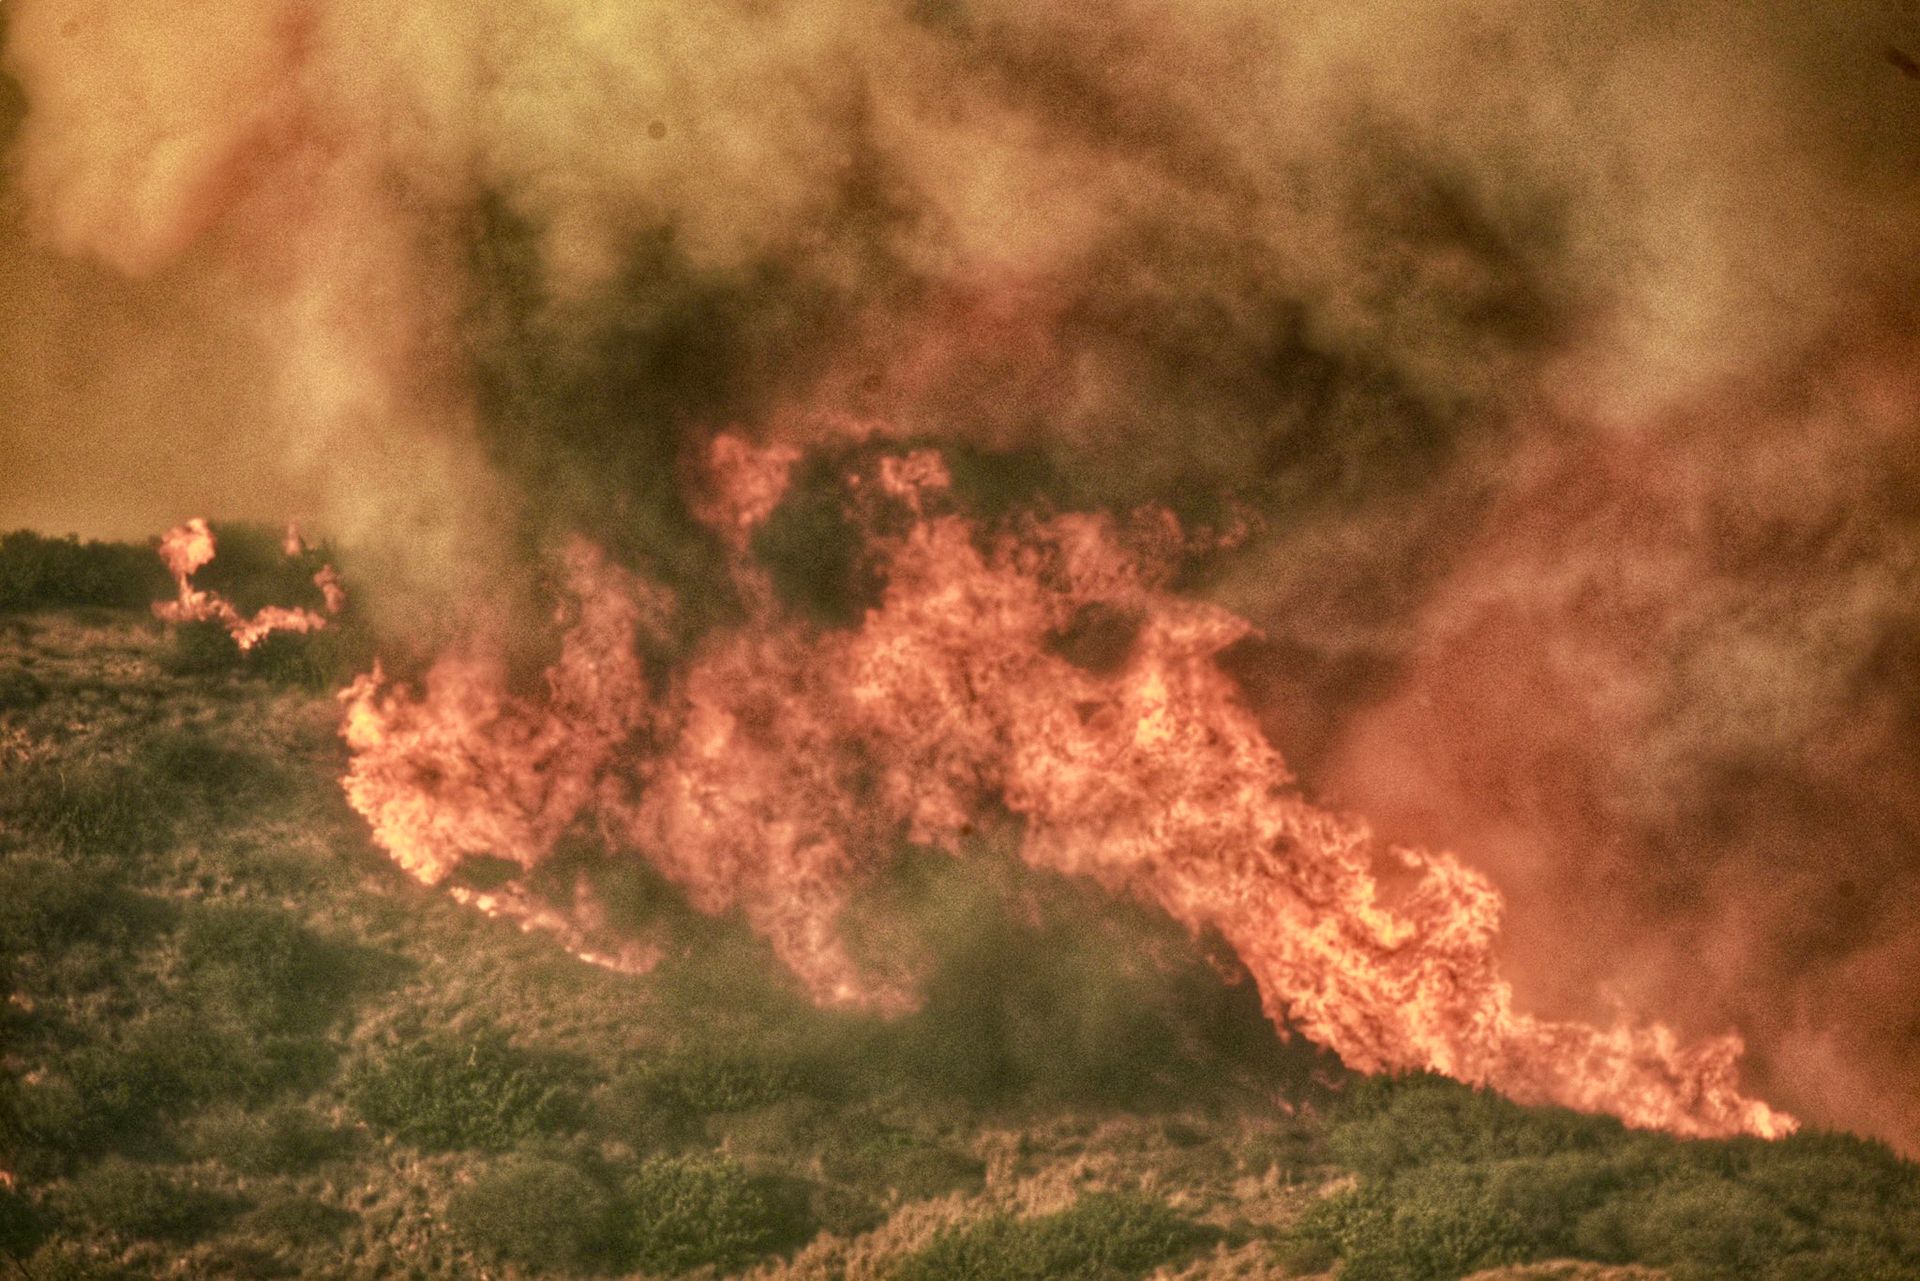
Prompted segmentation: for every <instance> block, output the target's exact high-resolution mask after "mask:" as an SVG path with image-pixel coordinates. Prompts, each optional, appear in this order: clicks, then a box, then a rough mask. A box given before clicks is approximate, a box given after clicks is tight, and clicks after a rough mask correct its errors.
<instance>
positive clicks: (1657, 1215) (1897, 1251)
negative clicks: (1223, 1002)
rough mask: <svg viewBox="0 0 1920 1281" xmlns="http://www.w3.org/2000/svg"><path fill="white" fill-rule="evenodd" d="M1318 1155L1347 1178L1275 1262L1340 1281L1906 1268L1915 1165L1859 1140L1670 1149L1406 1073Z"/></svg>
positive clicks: (1373, 1086)
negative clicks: (1578, 1264)
mask: <svg viewBox="0 0 1920 1281" xmlns="http://www.w3.org/2000/svg"><path fill="white" fill-rule="evenodd" d="M1328 1149H1329V1151H1330V1153H1331V1154H1332V1156H1333V1157H1334V1159H1335V1160H1336V1161H1338V1162H1339V1163H1341V1164H1342V1165H1344V1166H1346V1167H1347V1168H1349V1169H1352V1170H1355V1171H1356V1172H1358V1173H1359V1174H1360V1176H1361V1180H1360V1182H1359V1184H1358V1185H1357V1186H1355V1187H1353V1188H1351V1189H1349V1190H1347V1191H1344V1192H1341V1193H1338V1194H1337V1195H1334V1196H1331V1197H1328V1198H1326V1199H1324V1200H1322V1201H1320V1202H1318V1203H1317V1204H1315V1205H1314V1206H1313V1207H1312V1208H1311V1209H1309V1210H1308V1212H1307V1213H1306V1214H1305V1215H1304V1216H1303V1217H1302V1218H1301V1220H1300V1222H1299V1223H1298V1224H1297V1225H1296V1227H1295V1228H1294V1230H1293V1232H1292V1234H1291V1236H1290V1239H1289V1242H1288V1244H1287V1253H1288V1255H1289V1257H1290V1259H1291V1261H1292V1262H1293V1263H1294V1264H1295V1265H1296V1266H1298V1267H1300V1268H1303V1269H1311V1268H1316V1267H1322V1266H1325V1265H1326V1264H1329V1263H1331V1262H1332V1261H1333V1260H1335V1259H1339V1260H1341V1261H1342V1267H1341V1273H1340V1275H1341V1277H1342V1278H1343V1279H1344V1281H1450V1279H1451V1278H1455V1277H1459V1276H1462V1275H1464V1274H1466V1273H1469V1272H1473V1271H1476V1270H1478V1269H1482V1268H1489V1267H1494V1266H1498V1265H1501V1264H1509V1263H1520V1262H1526V1261H1529V1260H1539V1259H1550V1258H1581V1259H1592V1260H1596V1261H1599V1262H1604V1263H1641V1264H1650V1265H1653V1266H1656V1267H1661V1268H1666V1269H1669V1270H1670V1272H1671V1275H1672V1276H1673V1277H1675V1278H1676V1279H1677V1281H1735V1279H1748V1278H1759V1279H1760V1281H1789V1279H1797V1278H1813V1277H1828V1276H1831V1277H1842V1276H1845V1277H1876V1276H1887V1277H1894V1276H1912V1275H1917V1274H1920V1170H1916V1169H1915V1167H1913V1166H1912V1165H1911V1164H1909V1163H1907V1162H1903V1161H1901V1160H1899V1159H1898V1158H1897V1157H1895V1156H1894V1155H1893V1154H1892V1153H1891V1152H1889V1151H1888V1150H1887V1149H1886V1148H1885V1147H1884V1146H1882V1145H1880V1144H1876V1143H1872V1142H1869V1141H1867V1140H1864V1139H1856V1138H1852V1137H1849V1136H1844V1135H1833V1134H1818V1133H1813V1134H1802V1135H1796V1136H1794V1137H1792V1138H1789V1139H1785V1140H1781V1141H1779V1142H1775V1143H1766V1142H1762V1141H1759V1140H1752V1139H1741V1140H1733V1141H1728V1142H1720V1143H1704V1142H1685V1141H1682V1140H1679V1139H1674V1138H1672V1137H1670V1136H1667V1135H1662V1134H1649V1133H1645V1132H1637V1131H1630V1130H1627V1129H1626V1128H1625V1127H1623V1126H1622V1125H1620V1124H1619V1123H1618V1122H1617V1121H1612V1120H1609V1119H1606V1118H1601V1117H1591V1116H1582V1115H1578V1114H1575V1113H1571V1112H1566V1111H1562V1110H1559V1109H1552V1108H1532V1109H1529V1108H1522V1107H1520V1106H1518V1105H1516V1104H1513V1103H1510V1102H1507V1101H1506V1100H1504V1099H1502V1098H1500V1097H1499V1096H1497V1095H1494V1094H1490V1093H1487V1092H1485V1091H1475V1090H1469V1089H1467V1088H1466V1087H1464V1086H1460V1085H1457V1084H1455V1083H1453V1082H1450V1081H1446V1080H1443V1079H1441V1078H1437V1077H1427V1076H1415V1077H1409V1078H1404V1079H1401V1080H1397V1081H1369V1082H1365V1083H1363V1084H1361V1085H1359V1086H1357V1087H1355V1088H1354V1089H1353V1090H1352V1091H1351V1093H1350V1096H1349V1097H1348V1098H1347V1099H1346V1100H1344V1101H1343V1104H1342V1107H1341V1108H1340V1109H1339V1110H1338V1111H1337V1112H1336V1114H1335V1116H1334V1118H1333V1123H1332V1125H1331V1129H1330V1134H1329V1136H1328Z"/></svg>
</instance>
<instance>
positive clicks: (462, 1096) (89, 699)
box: [0, 609, 1920, 1281]
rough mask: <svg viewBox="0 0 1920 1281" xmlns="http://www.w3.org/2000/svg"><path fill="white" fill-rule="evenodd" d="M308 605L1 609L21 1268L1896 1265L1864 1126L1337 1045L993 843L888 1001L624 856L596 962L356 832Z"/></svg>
mask: <svg viewBox="0 0 1920 1281" xmlns="http://www.w3.org/2000/svg"><path fill="white" fill-rule="evenodd" d="M321 641H322V638H321V637H315V638H312V639H311V640H298V641H290V642H289V643H288V644H287V645H286V646H281V647H279V648H278V650H277V651H269V652H268V653H267V654H266V655H264V656H255V657H253V658H251V659H249V660H248V661H247V662H244V663H243V662H241V661H240V659H239V658H238V656H237V655H234V654H230V653H224V652H222V651H219V650H218V648H217V647H215V648H214V649H212V650H211V651H209V650H208V648H207V645H206V643H205V640H204V637H200V638H198V639H196V633H194V632H192V631H191V630H188V631H183V632H181V633H178V634H175V633H171V632H169V631H168V630H166V629H163V628H162V627H161V626H160V625H159V624H157V623H155V622H154V621H153V620H151V619H149V618H147V617H145V616H144V615H142V614H139V613H135V612H128V611H115V610H86V609H64V610H38V611H32V612H16V613H13V614H5V615H0V958H4V962H5V965H6V967H7V970H8V973H7V974H6V975H5V979H6V983H7V986H8V989H9V993H10V996H9V1000H8V1002H7V1004H6V1005H5V1007H4V1018H5V1023H4V1027H0V1035H4V1038H5V1039H4V1046H5V1081H6V1089H7V1091H8V1094H7V1096H6V1098H5V1100H4V1102H5V1105H6V1114H5V1116H4V1117H0V1122H4V1124H5V1143H6V1153H5V1160H4V1162H0V1164H4V1166H5V1168H6V1169H7V1170H8V1171H10V1172H11V1175H12V1176H13V1190H12V1191H11V1192H0V1246H3V1247H4V1249H5V1251H6V1257H7V1258H8V1259H9V1260H10V1263H8V1264H7V1265H5V1266H6V1267H8V1268H11V1269H12V1270H14V1271H16V1272H17V1273H18V1274H19V1275H21V1276H25V1277H29V1278H33V1279H34V1281H50V1279H52V1278H88V1277H102V1278H104V1277H122V1276H125V1277H150V1276H170V1277H200V1276H230V1277H270V1276H303V1277H343V1278H345V1277H375V1278H388V1277H390V1278H401V1277H405V1278H429V1277H435V1278H437V1277H497V1278H506V1277H533V1276H541V1277H576V1276H578V1277H586V1276H627V1275H680V1274H689V1273H691V1274H696V1275H697V1274H707V1275H751V1276H757V1277H765V1278H769V1279H771V1278H776V1277H781V1278H785V1277H793V1278H802V1277H805V1278H821V1279H825V1278H830V1277H832V1278H838V1277H845V1278H863V1277H875V1278H880V1277H887V1278H900V1279H901V1281H957V1279H958V1278H984V1279H988V1281H991V1279H992V1278H1040V1277H1084V1278H1089V1279H1094V1278H1102V1279H1104V1278H1113V1279H1118V1278H1133V1277H1142V1276H1147V1275H1160V1276H1167V1277H1181V1278H1191V1279H1192V1281H1200V1279H1201V1278H1222V1279H1224V1278H1264V1277H1284V1276H1307V1275H1322V1274H1326V1273H1328V1272H1333V1273H1334V1274H1336V1275H1338V1276H1341V1277H1344V1278H1348V1279H1349V1281H1390V1279H1394V1278H1407V1279H1428V1278H1431V1279H1434V1281H1439V1279H1441V1278H1454V1277H1459V1276H1463V1275H1466V1274H1468V1273H1479V1274H1480V1275H1484V1276H1487V1277H1492V1276H1500V1277H1511V1278H1520V1277H1534V1278H1543V1279H1544V1278H1548V1277H1554V1278H1565V1279H1567V1281H1572V1279H1573V1278H1594V1279H1595V1281H1598V1279H1599V1278H1614V1279H1616V1281H1625V1279H1626V1278H1651V1277H1663V1276H1664V1277H1672V1278H1676V1279H1677V1281H1678V1279H1685V1278H1720V1277H1725V1278H1735V1277H1738V1278H1770V1279H1778V1281H1787V1279H1788V1278H1794V1279H1800V1281H1816V1279H1820V1278H1831V1279H1832V1281H1840V1279H1842V1278H1847V1279H1853V1278H1895V1277H1913V1276H1920V1168H1916V1167H1915V1166H1913V1165H1911V1164H1909V1163H1906V1162H1903V1161H1901V1160H1899V1159H1897V1158H1896V1157H1894V1156H1893V1155H1892V1154H1891V1153H1890V1152H1888V1151H1887V1150H1886V1149H1884V1148H1882V1147H1880V1146H1878V1145H1876V1144H1872V1143H1869V1142H1866V1141H1863V1140H1857V1139H1853V1138H1850V1137H1846V1136H1835V1135H1822V1134H1816V1133H1808V1134H1802V1135H1798V1136H1795V1137H1793V1138H1791V1139H1787V1140H1784V1141H1780V1142H1777V1143H1764V1142H1760V1141H1757V1140H1733V1141H1718V1142H1682V1141H1679V1140H1675V1139H1671V1138H1668V1137H1666V1136H1663V1135H1654V1134H1647V1133H1639V1132H1629V1131H1626V1130H1624V1129H1623V1128H1621V1127H1620V1126H1619V1125H1618V1124H1616V1123H1614V1122H1612V1121H1609V1120H1605V1119H1600V1118H1592V1117H1581V1116H1576V1115H1574V1114H1572V1113H1566V1112H1560V1111H1554V1110H1547V1109H1535V1110H1529V1109H1522V1108H1519V1107H1516V1106H1514V1105H1511V1104H1509V1103H1506V1102H1505V1101H1503V1100H1501V1099H1498V1098H1497V1097H1494V1096H1491V1095H1487V1094H1481V1093H1475V1092H1472V1091H1468V1090H1466V1089H1464V1088H1462V1087H1458V1086H1455V1085H1453V1084H1451V1083H1448V1082H1444V1081H1439V1080H1436V1079H1432V1078H1412V1079H1406V1080H1399V1081H1372V1080H1356V1079H1353V1078H1351V1077H1349V1076H1348V1075H1347V1074H1345V1073H1343V1072H1342V1071H1341V1070H1340V1069H1339V1068H1338V1065H1337V1064H1336V1063H1334V1062H1332V1061H1331V1060H1329V1059H1327V1058H1326V1057H1324V1056H1321V1055H1318V1054H1316V1053H1315V1052H1313V1051H1312V1049H1311V1048H1310V1047H1308V1046H1305V1045H1303V1044H1301V1043H1299V1042H1297V1041H1296V1042H1294V1043H1292V1044H1290V1045H1282V1044H1281V1043H1279V1042H1278V1041H1276V1040H1275V1038H1273V1037H1272V1035H1271V1033H1270V1031H1269V1029H1268V1027H1267V1025H1266V1023H1265V1022H1264V1020H1263V1019H1262V1018H1261V1017H1260V1014H1259V1010H1258V1002H1257V1000H1256V999H1255V997H1254V995H1253V993H1252V991H1251V988H1250V985H1249V984H1247V983H1245V982H1240V983H1233V982H1230V981H1227V980H1225V979H1223V978H1222V972H1227V970H1228V967H1226V966H1225V965H1224V963H1221V962H1219V958H1217V957H1209V956H1207V955H1205V954H1203V948H1201V947H1199V946H1196V945H1194V944H1192V943H1190V942H1189V941H1187V940H1186V939H1185V938H1184V937H1182V936H1181V935H1180V934H1179V932H1178V931H1176V930H1173V929H1172V928H1171V927H1169V926H1167V925H1165V924H1164V923H1162V922H1159V921H1158V920H1156V919H1155V918H1153V917H1151V916H1150V915H1148V914H1147V913H1145V912H1144V911H1140V910H1136V909H1132V908H1128V907H1124V906H1115V905H1113V904H1112V903H1109V902H1106V901H1104V900H1097V899H1096V898H1094V897H1093V896H1090V895H1088V894H1086V893H1084V892H1082V891H1081V890H1080V889H1079V888H1078V887H1077V886H1075V885H1073V884H1072V883H1069V882H1067V881H1064V880H1057V879H1049V878H1043V877H1040V876H1038V875H1036V874H1034V873H1030V872H1024V871H1020V870H1017V869H1016V867H1015V865H1014V862H1013V860H1012V859H1011V858H1008V859H1001V860H997V861H996V860H991V859H989V860H986V861H985V862H984V863H983V862H981V861H979V860H976V861H974V862H973V863H970V864H969V865H968V870H967V872H966V873H965V874H962V873H961V872H960V871H959V870H958V868H959V865H958V864H956V863H954V862H953V861H952V860H946V859H943V858H942V857H940V856H936V855H930V854H929V855H922V856H917V857H911V858H908V859H906V860H904V861H903V862H902V863H901V864H900V865H899V871H898V872H897V873H896V874H893V875H891V876H890V877H889V878H888V879H887V880H886V882H885V883H884V884H880V885H877V886H874V887H873V888H872V890H871V892H870V894H869V896H868V900H867V901H865V902H863V903H862V905H861V913H860V921H859V922H857V923H856V924H857V926H859V927H860V928H858V929H856V930H855V933H856V934H860V933H862V931H864V937H865V938H866V939H867V943H868V946H870V947H873V948H881V949H891V950H895V951H902V952H907V953H912V954H914V955H917V956H919V958H920V964H919V966H918V969H919V972H920V974H921V976H922V984H921V986H922V991H923V993H924V998H925V1002H924V1006H923V1008H922V1009H921V1010H920V1011H919V1012H918V1013H915V1014H911V1015H907V1016H904V1017H901V1018H897V1019H892V1020H885V1019H880V1018H876V1017H869V1016H862V1015H853V1014H845V1013H829V1012H822V1011H819V1010H816V1009H815V1008H813V1007H812V1006H811V1005H809V1004H808V1003H807V1002H806V1001H804V1000H803V999H801V997H800V996H799V995H798V994H797V991H796V989H795V986H794V984H793V982H792V980H791V978H790V977H789V976H787V975H786V973H785V971H784V970H782V969H781V968H780V967H779V966H778V965H776V964H775V963H774V962H773V961H772V959H771V958H770V956H769V955H767V953H766V951H765V947H764V945H763V944H761V943H759V942H757V941H756V940H755V939H754V937H753V936H752V935H751V934H750V933H749V932H748V931H747V930H745V929H744V928H743V927H741V926H740V925H739V924H738V923H736V922H732V921H727V920H720V921H713V920H709V919H706V918H703V917H700V916H698V915H697V914H695V913H693V912H691V911H690V910H689V909H687V908H686V907H685V906H684V904H683V903H681V902H679V901H678V899H677V897H676V895H675V894H674V893H673V892H672V891H671V889H670V888H669V887H667V886H666V885H665V884H664V883H662V882H660V881H658V880H657V879H655V878H653V877H652V876H651V875H650V874H647V873H643V872H640V871H637V870H633V869H626V870H625V871H623V872H622V873H621V874H622V875H624V876H625V878H626V879H625V880H624V881H623V882H621V883H620V884H619V885H618V886H617V887H615V888H617V890H618V892H617V893H616V894H612V895H609V897H610V898H611V900H612V901H614V902H615V903H617V904H618V906H619V908H620V912H621V916H622V919H621V920H620V921H618V922H616V924H617V925H619V926H621V927H623V928H628V929H631V930H632V931H634V932H635V933H636V934H637V935H643V936H644V937H645V938H647V939H648V940H649V941H650V942H651V944H652V947H653V951H654V953H655V954H656V955H655V962H654V964H652V965H651V967H650V968H649V969H647V971H646V972H645V973H640V974H624V973H615V972H612V971H609V970H605V969H600V968H596V967H593V966H589V965H586V964H584V963H582V962H580V961H578V960H576V959H575V958H574V957H572V956H570V955H568V954H567V953H566V952H565V951H564V950H562V949H561V948H560V947H559V946H558V945H556V943H555V942H554V941H553V940H551V939H550V938H548V937H545V936H542V935H537V934H523V933H522V932H521V931H520V930H519V929H517V928H516V927H515V926H514V925H513V924H511V923H507V922H502V921H496V920H492V919H488V918H487V917H485V916H482V915H480V914H479V913H476V912H474V911H472V910H470V909H468V908H465V907H463V906H461V905H460V904H458V903H456V902H455V901H453V900H452V899H451V898H450V897H449V896H448V895H446V894H444V893H441V892H438V891H434V890H429V889H426V888H423V887H422V886H420V885H418V884H416V883H414V882H413V881H411V880H409V879H408V878H406V877H405V876H404V875H402V874H401V873H400V872H399V871H398V870H396V869H395V868H394V866H393V865H392V864H391V862H389V860H387V859H386V858H385V857H383V856H382V855H381V854H380V853H379V852H378V851H377V850H375V849H374V848H373V847H372V845H371V844H370V843H369V840H368V837H367V833H366V830H365V828H364V825H363V824H362V823H361V821H360V820H359V819H358V817H357V816H356V815H354V814H353V813H352V811H351V810H350V809H349V808H348V807H347V805H346V804H345V802H344V801H343V799H342V797H341V795H340V791H339V788H338V785H337V779H338V777H339V775H340V773H341V771H342V769H343V764H344V751H343V749H342V747H341V745H340V743H339V740H338V737H337V725H338V720H339V705H338V703H337V702H336V701H335V699H334V698H333V697H332V694H331V692H330V690H329V689H328V688H327V685H328V683H329V681H328V679H327V678H328V677H329V675H330V673H331V672H332V665H333V664H335V663H337V662H338V661H339V658H338V655H337V654H335V653H332V652H329V653H326V654H322V653H321V652H320V651H319V650H318V649H317V648H311V649H310V648H309V647H317V646H319V645H320V643H321ZM326 643H327V644H333V643H334V642H333V641H331V640H327V641H326ZM276 653H277V657H276V656H275V655H276ZM585 839H586V838H584V837H583V838H582V841H583V842H585ZM993 839H994V838H993V836H992V835H991V834H986V835H983V836H982V838H981V840H982V841H983V843H986V844H988V845H990V844H991V842H992V841H993ZM602 854H603V852H602V851H599V850H591V849H585V848H583V849H582V851H581V854H580V858H579V860H578V867H579V869H580V871H579V874H580V875H583V876H585V875H595V876H600V877H603V878H604V877H606V876H608V875H610V873H608V872H607V871H606V870H605V869H606V863H605V860H604V859H603V857H602ZM616 866H617V865H616ZM982 866H986V867H989V868H991V869H993V870H992V872H991V874H989V875H982V874H981V871H980V868H981V867H982ZM545 888H546V889H547V891H548V892H550V893H552V894H554V895H556V896H561V897H564V896H565V895H566V894H567V893H568V892H569V891H568V887H567V885H566V884H565V883H564V882H563V881H562V880H560V879H557V878H554V879H553V883H552V884H549V885H548V886H546V887H545ZM599 888H600V889H601V890H602V892H603V893H605V892H606V891H607V889H608V886H607V885H606V884H604V883H603V884H601V885H600V886H599ZM1523 1265H1524V1266H1523ZM1488 1269H1495V1270H1494V1271H1488ZM1498 1269H1505V1270H1498ZM0 1270H5V1269H4V1268H0Z"/></svg>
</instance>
